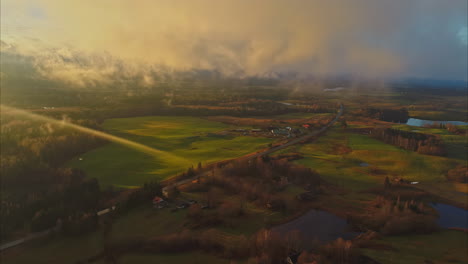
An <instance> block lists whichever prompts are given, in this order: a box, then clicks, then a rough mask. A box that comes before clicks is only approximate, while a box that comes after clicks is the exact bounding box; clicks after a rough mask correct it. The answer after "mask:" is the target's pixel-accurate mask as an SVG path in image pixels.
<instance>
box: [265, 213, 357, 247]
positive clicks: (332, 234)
mask: <svg viewBox="0 0 468 264" xmlns="http://www.w3.org/2000/svg"><path fill="white" fill-rule="evenodd" d="M272 231H275V232H278V233H279V234H281V235H284V236H286V235H287V234H288V233H290V232H294V231H298V232H299V234H300V236H301V238H302V239H303V242H304V246H305V247H306V248H309V247H311V246H312V245H313V243H315V242H316V241H317V242H319V243H321V244H322V243H326V242H330V241H333V240H335V239H337V238H339V237H342V238H343V239H348V240H349V239H352V238H353V237H355V236H357V235H358V234H359V233H356V232H352V231H351V230H350V227H349V225H348V223H347V222H346V220H345V219H342V218H340V217H338V216H335V215H333V214H330V213H328V212H325V211H320V210H310V211H308V212H307V213H306V214H304V215H302V216H301V217H299V218H296V219H295V220H293V221H290V222H288V223H285V224H282V225H279V226H276V227H274V228H272Z"/></svg>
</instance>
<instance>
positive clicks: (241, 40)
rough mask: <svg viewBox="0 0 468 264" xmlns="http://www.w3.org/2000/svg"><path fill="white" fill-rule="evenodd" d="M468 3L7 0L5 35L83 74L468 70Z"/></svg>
mask: <svg viewBox="0 0 468 264" xmlns="http://www.w3.org/2000/svg"><path fill="white" fill-rule="evenodd" d="M467 9H468V7H467V1H466V0H258V1H254V0H223V1H220V0H210V1H208V0H166V1H164V0H159V1H158V0H137V1H136V0H66V1H65V0H2V1H1V39H2V50H3V51H4V52H5V51H8V52H13V53H19V54H23V55H27V56H31V57H33V58H34V60H35V65H36V66H37V67H38V68H39V69H40V70H41V73H42V74H43V75H44V76H48V77H51V78H59V79H60V78H62V79H69V80H72V81H74V80H75V81H77V80H78V79H83V78H96V79H99V78H102V79H104V78H105V76H108V75H106V74H109V72H116V71H122V69H123V68H125V71H126V72H127V73H128V72H132V71H141V70H143V69H146V68H148V67H155V66H161V65H162V66H165V67H167V68H170V69H176V70H189V69H195V68H196V69H209V70H219V71H220V72H222V73H224V74H226V75H239V76H245V75H261V74H264V73H266V72H271V71H295V72H299V73H303V74H314V75H335V74H353V75H355V76H359V77H365V78H404V77H417V78H433V79H449V80H467V79H468V77H467V71H468V69H467V60H468V58H467V56H468V55H467V42H468V40H467V12H468V10H467ZM78 57H79V58H81V59H77V58H78ZM122 62H123V64H124V65H122ZM116 63H118V64H119V65H118V66H116Z"/></svg>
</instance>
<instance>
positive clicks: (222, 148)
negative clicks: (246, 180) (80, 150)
mask: <svg viewBox="0 0 468 264" xmlns="http://www.w3.org/2000/svg"><path fill="white" fill-rule="evenodd" d="M103 127H104V129H105V130H106V131H107V132H109V133H111V134H114V135H116V136H120V137H123V138H126V139H129V140H132V141H136V142H138V143H141V144H144V145H147V146H149V147H152V148H155V149H158V150H162V151H166V152H170V153H171V154H173V155H175V156H177V157H178V158H175V157H172V156H170V155H167V156H165V155H158V156H149V155H147V154H145V153H140V152H138V151H136V150H132V149H129V148H126V147H124V146H121V145H118V144H115V143H110V144H107V145H105V146H103V147H100V148H97V149H95V150H93V151H90V152H88V153H86V154H84V155H81V156H79V157H76V158H74V159H73V160H71V161H70V162H69V163H68V164H66V166H69V167H73V168H79V169H82V170H84V171H85V172H86V173H87V175H88V176H90V177H94V178H97V179H98V180H99V183H100V184H102V185H114V186H118V187H127V188H131V187H135V186H140V185H141V184H143V183H144V182H145V181H148V180H150V179H158V180H164V179H166V178H168V177H170V176H173V175H175V174H177V173H180V172H182V171H184V170H186V169H187V168H188V167H190V166H192V165H193V166H196V165H197V164H198V162H202V163H203V164H206V163H211V162H215V161H221V160H225V159H230V158H235V157H239V156H242V155H245V154H248V153H251V152H255V151H256V150H259V149H262V148H265V147H267V145H268V144H269V143H271V142H272V141H273V140H272V139H268V138H262V137H251V136H242V137H235V136H232V135H222V134H217V132H220V131H223V130H227V129H232V128H233V126H229V125H226V124H222V123H219V122H212V121H208V120H204V119H201V118H194V117H181V116H178V117H173V116H150V117H136V118H118V119H109V120H106V121H105V122H104V124H103ZM79 158H81V159H82V160H80V159H79Z"/></svg>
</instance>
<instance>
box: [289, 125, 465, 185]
mask: <svg viewBox="0 0 468 264" xmlns="http://www.w3.org/2000/svg"><path fill="white" fill-rule="evenodd" d="M340 148H341V149H343V148H347V151H345V152H341V153H340V151H339V150H340ZM297 151H299V152H301V153H303V155H304V159H301V160H298V161H297V163H299V164H302V165H305V166H307V167H310V168H313V169H315V170H317V171H318V172H319V173H320V175H321V176H322V177H323V178H324V179H326V180H328V181H329V182H331V183H334V184H338V185H342V186H343V187H346V188H350V189H353V190H363V189H366V188H369V187H373V186H375V185H376V184H382V183H383V181H384V179H385V177H386V176H389V177H390V178H391V177H403V178H405V179H407V180H410V181H418V182H421V183H430V184H438V183H439V182H446V179H445V176H444V175H445V173H446V172H447V170H449V169H451V168H454V167H455V166H456V165H457V164H458V163H459V160H454V159H450V158H446V157H438V156H429V155H421V154H418V153H415V152H411V151H406V150H403V149H400V148H397V147H394V146H392V145H389V144H385V143H383V142H381V141H378V140H376V139H373V138H370V137H369V136H366V135H360V134H352V133H348V132H346V131H343V130H341V129H335V130H332V131H330V132H328V133H327V134H326V135H323V136H321V137H320V138H319V139H318V140H317V141H316V142H314V143H311V144H306V145H303V146H301V147H299V148H298V149H297ZM363 163H365V164H363ZM363 165H364V166H363Z"/></svg>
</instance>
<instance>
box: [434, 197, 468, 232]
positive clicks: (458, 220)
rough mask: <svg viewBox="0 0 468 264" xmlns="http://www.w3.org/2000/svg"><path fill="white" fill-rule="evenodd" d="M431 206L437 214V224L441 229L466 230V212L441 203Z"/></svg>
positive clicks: (467, 221)
mask: <svg viewBox="0 0 468 264" xmlns="http://www.w3.org/2000/svg"><path fill="white" fill-rule="evenodd" d="M432 206H433V207H434V208H435V209H436V210H437V212H438V213H439V219H438V220H437V223H438V224H439V225H440V226H441V227H443V228H450V227H458V228H468V210H464V209H461V208H458V207H455V206H452V205H448V204H442V203H436V204H433V205H432Z"/></svg>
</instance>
